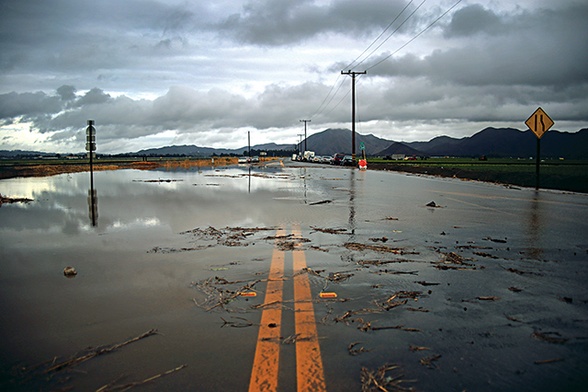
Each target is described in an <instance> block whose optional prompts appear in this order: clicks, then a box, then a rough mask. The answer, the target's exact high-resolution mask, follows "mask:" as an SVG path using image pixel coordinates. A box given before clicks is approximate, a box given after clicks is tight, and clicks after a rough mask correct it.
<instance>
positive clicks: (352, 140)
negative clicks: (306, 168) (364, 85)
mask: <svg viewBox="0 0 588 392" xmlns="http://www.w3.org/2000/svg"><path fill="white" fill-rule="evenodd" d="M366 73H367V71H363V72H355V71H351V70H349V71H347V72H343V71H341V75H350V76H351V156H352V157H353V159H354V160H355V76H356V75H365V74H366Z"/></svg>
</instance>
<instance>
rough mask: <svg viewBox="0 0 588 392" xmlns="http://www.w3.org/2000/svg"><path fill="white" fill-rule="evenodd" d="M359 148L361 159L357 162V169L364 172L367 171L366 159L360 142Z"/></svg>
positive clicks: (363, 145) (363, 147) (363, 146)
mask: <svg viewBox="0 0 588 392" xmlns="http://www.w3.org/2000/svg"><path fill="white" fill-rule="evenodd" d="M359 148H360V149H361V159H360V160H359V169H360V170H366V169H367V159H366V157H365V144H364V143H363V142H361V143H360V144H359Z"/></svg>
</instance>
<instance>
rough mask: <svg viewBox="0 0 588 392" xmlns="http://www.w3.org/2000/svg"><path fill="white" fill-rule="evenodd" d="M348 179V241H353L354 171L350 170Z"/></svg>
mask: <svg viewBox="0 0 588 392" xmlns="http://www.w3.org/2000/svg"><path fill="white" fill-rule="evenodd" d="M349 172H350V173H351V176H350V177H349V178H350V180H349V230H350V231H351V236H350V237H349V240H350V241H355V170H350V171H349Z"/></svg>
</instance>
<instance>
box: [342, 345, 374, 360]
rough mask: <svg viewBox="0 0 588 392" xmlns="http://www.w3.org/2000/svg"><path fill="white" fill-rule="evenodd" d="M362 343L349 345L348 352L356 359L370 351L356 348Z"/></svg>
mask: <svg viewBox="0 0 588 392" xmlns="http://www.w3.org/2000/svg"><path fill="white" fill-rule="evenodd" d="M360 343H361V342H355V343H351V344H349V346H347V352H348V353H349V355H351V356H353V357H355V356H357V355H359V354H363V353H367V352H369V351H370V350H367V349H366V348H365V347H363V346H361V347H356V346H357V345H358V344H360Z"/></svg>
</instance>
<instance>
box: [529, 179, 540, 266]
mask: <svg viewBox="0 0 588 392" xmlns="http://www.w3.org/2000/svg"><path fill="white" fill-rule="evenodd" d="M540 197H541V192H539V191H537V190H536V191H535V194H534V195H533V198H532V199H531V200H530V202H531V205H530V213H529V247H528V252H529V256H530V257H531V258H532V259H535V260H539V259H540V258H541V255H542V254H543V249H542V248H541V245H540V244H539V242H540V239H541V225H542V223H541V209H540V207H541V200H540Z"/></svg>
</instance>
